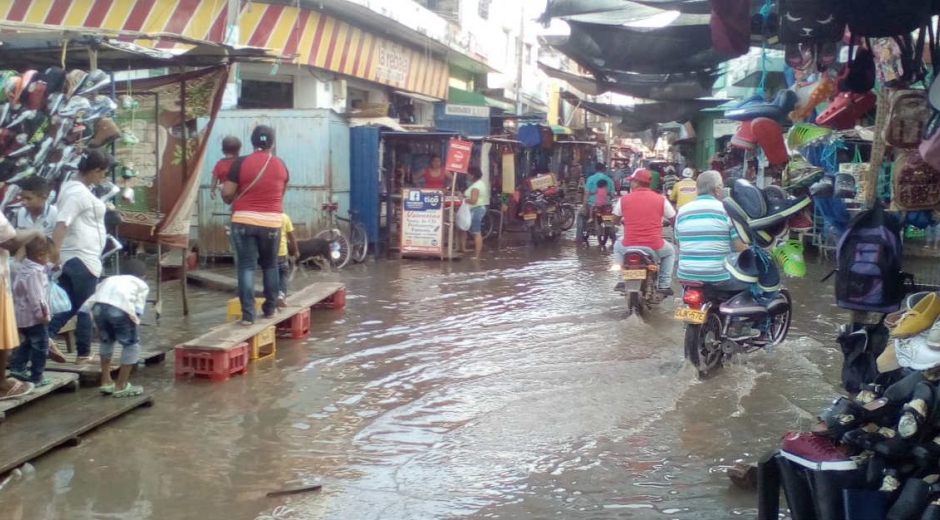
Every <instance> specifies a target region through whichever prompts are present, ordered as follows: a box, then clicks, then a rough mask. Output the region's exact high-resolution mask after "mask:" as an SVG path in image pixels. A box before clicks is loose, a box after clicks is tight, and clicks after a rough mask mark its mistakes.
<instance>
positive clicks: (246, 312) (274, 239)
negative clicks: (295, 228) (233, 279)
mask: <svg viewBox="0 0 940 520" xmlns="http://www.w3.org/2000/svg"><path fill="white" fill-rule="evenodd" d="M232 241H233V242H234V243H235V262H236V266H237V270H238V299H239V301H240V302H241V304H242V319H243V320H245V321H255V267H256V266H259V265H260V266H261V274H262V284H263V285H264V304H263V305H262V306H261V310H262V312H264V315H265V316H273V315H274V313H275V311H277V291H278V284H279V283H280V276H278V269H277V250H278V246H280V244H281V228H269V227H261V226H253V225H251V224H236V223H234V222H233V223H232Z"/></svg>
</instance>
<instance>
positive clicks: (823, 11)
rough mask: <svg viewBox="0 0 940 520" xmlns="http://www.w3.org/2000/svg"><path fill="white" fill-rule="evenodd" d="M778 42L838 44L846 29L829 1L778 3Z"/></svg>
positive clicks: (802, 0) (843, 19)
mask: <svg viewBox="0 0 940 520" xmlns="http://www.w3.org/2000/svg"><path fill="white" fill-rule="evenodd" d="M779 10H780V11H779V12H780V27H779V29H778V36H779V39H780V43H799V42H807V41H812V42H818V43H822V42H837V41H839V40H841V39H842V35H843V32H844V30H845V17H844V16H843V15H842V13H841V12H839V10H838V9H837V8H836V7H835V6H833V5H832V4H831V3H829V2H819V1H818V0H780V6H779Z"/></svg>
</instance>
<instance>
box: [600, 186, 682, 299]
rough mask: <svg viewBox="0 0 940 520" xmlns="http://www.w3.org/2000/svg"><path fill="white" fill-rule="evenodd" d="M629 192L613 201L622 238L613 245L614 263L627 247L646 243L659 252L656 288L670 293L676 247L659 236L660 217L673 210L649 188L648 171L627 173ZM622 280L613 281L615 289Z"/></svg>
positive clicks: (618, 262) (667, 216)
mask: <svg viewBox="0 0 940 520" xmlns="http://www.w3.org/2000/svg"><path fill="white" fill-rule="evenodd" d="M629 180H630V193H628V194H626V195H624V196H622V197H620V201H619V202H618V203H617V204H614V211H613V213H614V223H615V224H617V223H619V222H621V221H622V222H623V240H619V241H617V243H616V244H615V245H614V263H615V265H617V266H620V265H623V257H624V254H625V253H626V250H627V248H628V247H648V248H650V249H652V250H653V251H655V252H656V254H657V256H659V280H658V281H657V284H656V286H657V287H656V292H658V293H660V294H662V295H664V296H670V295H672V294H673V292H672V288H671V285H672V273H673V270H674V268H675V257H676V250H675V248H674V247H672V244H670V243H669V242H666V241H665V240H664V239H663V219H666V220H672V219H673V218H675V216H676V210H675V209H673V207H672V204H669V201H668V200H666V197H664V196H662V195H660V194H659V193H656V192H655V191H653V190H652V189H650V182H652V174H651V173H650V171H649V170H647V169H646V168H640V169H638V170H636V171H635V172H633V176H632V177H630V179H629ZM621 287H623V282H620V283H618V284H617V290H619V289H620V288H621Z"/></svg>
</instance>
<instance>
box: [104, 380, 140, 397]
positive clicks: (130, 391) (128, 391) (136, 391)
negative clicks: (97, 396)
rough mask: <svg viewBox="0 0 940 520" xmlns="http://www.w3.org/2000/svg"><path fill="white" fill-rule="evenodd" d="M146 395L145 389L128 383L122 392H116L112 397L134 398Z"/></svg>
mask: <svg viewBox="0 0 940 520" xmlns="http://www.w3.org/2000/svg"><path fill="white" fill-rule="evenodd" d="M143 393H144V387H142V386H134V385H132V384H130V382H128V383H127V384H126V385H124V388H122V389H121V390H115V391H114V393H112V394H111V397H134V396H138V395H141V394H143Z"/></svg>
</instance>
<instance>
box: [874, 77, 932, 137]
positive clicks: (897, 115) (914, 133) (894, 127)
mask: <svg viewBox="0 0 940 520" xmlns="http://www.w3.org/2000/svg"><path fill="white" fill-rule="evenodd" d="M890 96H891V109H890V111H889V112H888V123H887V125H885V129H884V138H885V142H886V143H888V144H890V145H891V146H894V147H895V148H917V146H918V145H919V144H920V141H921V138H922V137H923V135H924V128H925V127H926V126H927V122H928V120H929V119H930V109H929V108H928V106H927V93H926V92H925V91H923V90H911V89H907V90H895V91H892V92H891V94H890Z"/></svg>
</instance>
